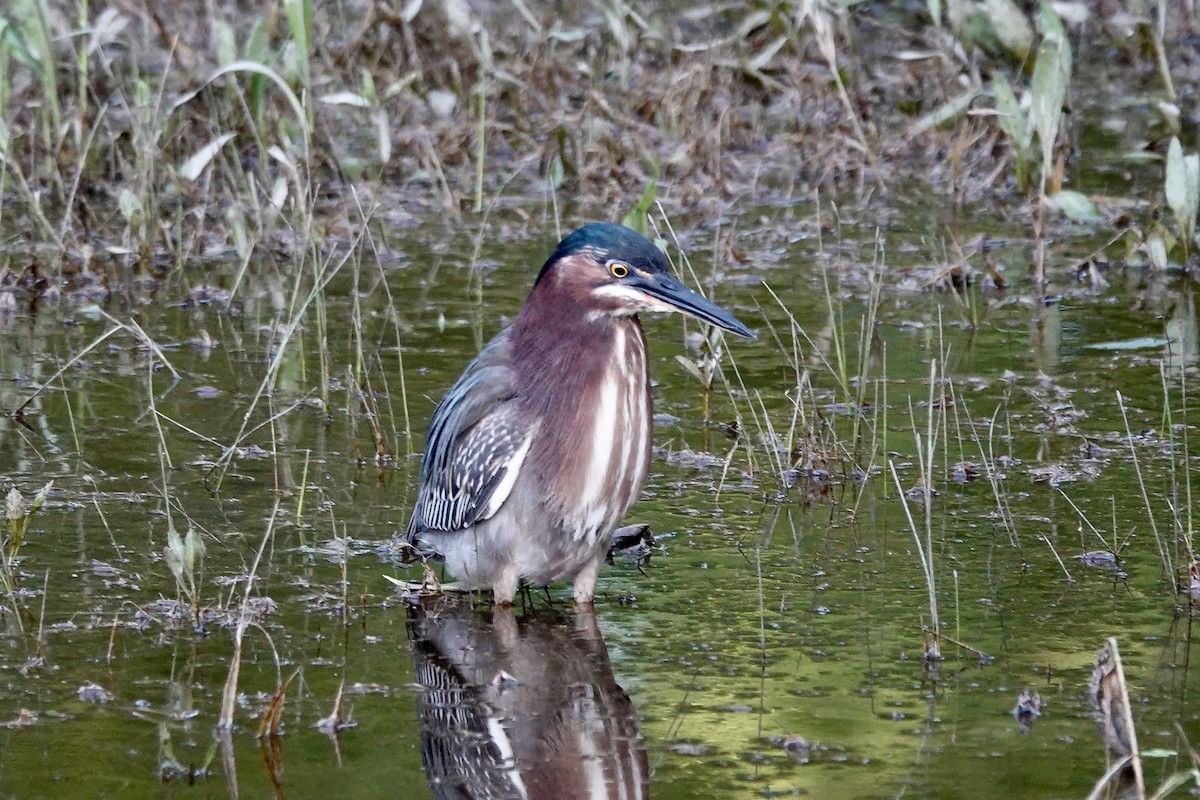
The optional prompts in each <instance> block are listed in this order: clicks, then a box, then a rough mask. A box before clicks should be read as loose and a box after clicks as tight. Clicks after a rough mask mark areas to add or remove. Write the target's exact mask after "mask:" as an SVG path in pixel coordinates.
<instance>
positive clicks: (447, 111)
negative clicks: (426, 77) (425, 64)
mask: <svg viewBox="0 0 1200 800" xmlns="http://www.w3.org/2000/svg"><path fill="white" fill-rule="evenodd" d="M425 102H427V103H429V107H430V108H431V109H433V113H435V114H437V115H438V116H439V117H448V116H450V115H451V114H453V113H454V107H455V106H456V105H458V97H456V96H455V94H454V92H447V91H445V90H444V89H434V90H433V91H431V92H430V93H429V94H427V95H426V96H425Z"/></svg>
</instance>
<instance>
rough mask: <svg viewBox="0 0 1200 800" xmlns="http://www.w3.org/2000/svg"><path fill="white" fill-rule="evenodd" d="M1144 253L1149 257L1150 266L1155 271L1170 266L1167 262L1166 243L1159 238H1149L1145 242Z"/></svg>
mask: <svg viewBox="0 0 1200 800" xmlns="http://www.w3.org/2000/svg"><path fill="white" fill-rule="evenodd" d="M1146 252H1147V254H1148V255H1149V256H1150V266H1152V267H1154V268H1155V269H1166V268H1167V267H1168V266H1170V262H1169V261H1168V260H1167V243H1166V242H1164V241H1163V238H1162V237H1161V236H1157V235H1155V236H1151V237H1150V238H1149V239H1147V240H1146Z"/></svg>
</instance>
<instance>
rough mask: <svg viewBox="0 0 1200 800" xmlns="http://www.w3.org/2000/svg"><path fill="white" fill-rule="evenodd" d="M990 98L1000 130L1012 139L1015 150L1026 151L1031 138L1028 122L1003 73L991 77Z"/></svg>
mask: <svg viewBox="0 0 1200 800" xmlns="http://www.w3.org/2000/svg"><path fill="white" fill-rule="evenodd" d="M992 96H993V97H994V98H995V100H996V115H997V117H996V118H997V121H998V122H999V123H1000V130H1002V131H1004V135H1005V136H1007V137H1008V138H1009V139H1012V141H1013V143H1014V144H1015V145H1016V146H1017V149H1019V150H1026V149H1028V147H1029V144H1030V141H1031V139H1032V138H1033V134H1032V132H1031V131H1030V130H1029V120H1028V118H1027V117H1026V116H1025V113H1024V112H1023V111H1022V110H1021V104H1020V102H1019V101H1018V100H1017V96H1016V95H1015V94H1013V90H1012V86H1011V85H1010V84H1009V82H1008V78H1005V77H1004V75H1003V73H1000V72H997V73H996V74H995V75H993V76H992Z"/></svg>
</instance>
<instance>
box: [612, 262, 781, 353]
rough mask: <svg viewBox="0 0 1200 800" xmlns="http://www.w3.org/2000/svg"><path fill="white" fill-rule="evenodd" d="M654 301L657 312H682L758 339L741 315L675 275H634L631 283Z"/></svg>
mask: <svg viewBox="0 0 1200 800" xmlns="http://www.w3.org/2000/svg"><path fill="white" fill-rule="evenodd" d="M628 283H629V284H630V285H631V286H633V287H634V288H636V289H637V290H638V291H640V292H641V293H642V294H644V295H646V296H647V298H648V299H649V300H650V301H651V302H650V305H651V306H652V307H653V308H654V310H656V311H679V312H682V313H684V314H688V315H689V316H693V317H695V318H696V319H698V320H700V321H702V322H707V323H709V324H710V325H716V326H717V327H718V328H723V329H725V330H727V331H729V332H731V333H736V334H737V335H738V336H744V337H746V338H747V339H757V338H758V337H757V336H755V334H754V331H752V330H750V329H749V328H747V327H746V326H745V325H743V324H742V322H741V321H740V320H738V318H737V317H735V316H734V315H733V314H730V313H729V312H728V311H726V310H725V309H723V308H721V307H720V306H719V305H717V304H716V303H714V302H712V301H711V300H709V299H708V298H706V297H704V295H702V294H699V293H698V292H694V291H692V290H691V289H689V288H688V287H686V286H684V285H683V284H682V283H680V282H679V281H678V280H676V279H675V278H674V277H672V276H671V275H668V274H665V273H658V274H655V275H653V276H651V277H647V278H643V277H641V276H640V275H636V274H635V275H634V276H633V280H630V281H629V282H628Z"/></svg>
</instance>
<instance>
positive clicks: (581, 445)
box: [551, 318, 651, 541]
mask: <svg viewBox="0 0 1200 800" xmlns="http://www.w3.org/2000/svg"><path fill="white" fill-rule="evenodd" d="M604 347H605V349H606V350H607V352H606V353H604V354H603V366H602V367H601V368H600V369H599V370H598V374H597V376H596V378H595V379H594V380H593V381H591V383H592V386H590V387H587V389H585V391H584V393H583V394H584V396H583V397H581V398H579V401H580V402H579V403H578V405H577V406H576V407H575V408H574V409H573V413H572V416H573V417H574V418H573V419H572V420H571V421H570V423H569V428H570V429H571V430H573V431H574V432H575V433H576V434H577V435H576V436H574V437H572V439H574V441H573V442H572V443H571V446H573V447H574V448H575V452H574V453H569V454H568V453H564V454H563V455H564V456H565V457H564V458H563V459H562V462H561V463H564V464H568V465H571V467H573V468H569V469H565V470H563V471H562V472H560V473H559V474H558V475H556V476H553V477H552V478H551V480H552V481H553V483H554V484H555V485H554V489H553V492H552V494H553V495H554V496H556V497H557V498H559V500H560V506H561V508H562V511H563V517H564V520H563V522H564V528H566V529H567V530H569V531H570V533H571V534H572V536H573V537H574V538H576V539H586V540H589V541H594V540H595V539H596V538H598V537H600V536H605V535H607V534H608V533H610V532H611V531H612V530H613V528H615V527H616V526H617V525H618V524H619V523H620V521H621V520H622V519H623V518H624V517H625V514H626V512H627V511H628V510H629V508H630V506H632V505H633V503H634V501H636V500H637V497H638V495H639V494H640V493H641V489H642V486H643V485H644V484H645V481H646V473H647V471H648V469H649V462H650V444H651V403H650V394H649V376H648V372H647V354H646V342H645V338H644V337H643V335H642V330H641V326H640V325H638V323H637V321H636V320H635V319H632V318H630V319H628V320H622V321H621V322H620V323H618V324H617V325H615V326H614V332H613V335H612V337H611V339H610V341H608V342H605V343H604Z"/></svg>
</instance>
